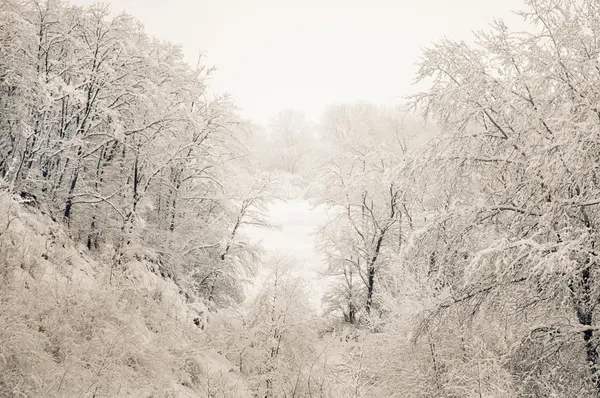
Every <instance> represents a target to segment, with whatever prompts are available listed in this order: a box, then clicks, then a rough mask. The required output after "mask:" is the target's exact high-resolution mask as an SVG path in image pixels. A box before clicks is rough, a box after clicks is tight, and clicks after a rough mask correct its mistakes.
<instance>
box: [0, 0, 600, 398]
mask: <svg viewBox="0 0 600 398" xmlns="http://www.w3.org/2000/svg"><path fill="white" fill-rule="evenodd" d="M518 16H519V18H520V19H521V20H522V22H523V24H524V26H526V27H527V28H526V29H524V30H516V29H511V28H509V27H508V26H507V24H506V23H505V22H503V21H502V20H499V19H498V20H495V21H490V22H491V23H490V25H489V28H488V29H487V30H485V31H477V32H473V34H472V40H471V41H469V42H467V41H463V40H454V39H453V38H451V37H445V38H442V39H440V40H438V41H436V42H434V43H431V44H430V45H429V46H428V47H427V48H425V49H423V53H422V54H421V58H420V59H418V60H415V62H418V74H417V76H407V77H406V78H407V79H409V80H410V79H413V78H414V79H416V81H418V82H421V83H424V84H426V89H424V91H422V92H420V93H418V94H415V95H411V96H409V97H407V98H405V99H403V100H401V101H399V102H398V103H397V104H394V105H381V104H374V103H371V102H368V101H359V102H356V101H351V102H346V103H332V104H330V106H328V107H327V109H325V111H324V112H323V114H322V116H321V118H320V119H319V120H317V121H313V120H310V119H309V118H308V117H306V115H304V114H303V113H302V112H301V111H298V110H294V109H282V110H281V111H280V112H279V113H277V114H276V115H273V117H272V118H271V121H270V123H268V124H261V123H258V122H255V121H253V120H250V119H248V118H245V117H242V115H241V112H240V109H239V107H238V106H237V104H236V99H235V97H234V96H231V95H228V94H222V93H219V92H216V91H215V90H213V89H212V88H211V77H212V75H213V73H214V68H213V67H212V66H209V65H207V64H206V63H205V62H204V59H203V58H202V57H200V58H199V60H198V62H197V64H194V65H190V64H189V63H188V62H186V61H185V59H184V55H183V49H182V47H181V46H180V45H175V44H172V43H170V42H167V41H163V40H161V39H160V38H155V37H152V36H151V35H150V34H148V33H146V31H145V28H144V26H143V25H142V21H139V20H137V19H136V18H134V17H133V16H131V15H128V14H117V13H114V12H113V11H112V10H111V8H110V7H109V6H107V5H103V4H100V3H98V4H94V5H91V6H79V5H74V4H71V3H69V2H68V1H65V0H0V396H1V397H15V398H16V397H49V398H52V397H89V398H101V397H106V398H113V397H135V398H137V397H140V398H143V397H147V398H150V397H153V398H158V397H164V398H167V397H173V398H175V397H182V398H183V397H211V398H236V397H240V398H243V397H260V398H275V397H286V398H291V397H296V398H301V397H310V398H317V397H321V398H338V397H339V398H346V397H348V398H350V397H352V398H367V397H373V398H379V397H386V398H387V397H408V398H411V397H415V398H470V397H472V398H483V397H492V398H496V397H567V398H570V397H600V348H599V345H600V321H599V320H598V317H600V312H599V311H597V309H598V308H597V307H598V305H599V304H600V280H599V281H598V283H596V278H600V253H599V252H598V250H600V248H597V247H596V239H598V243H599V245H600V211H599V210H600V3H598V1H597V0H525V1H524V4H523V6H522V9H521V11H518ZM217 67H218V65H217ZM293 200H298V201H302V203H309V204H310V206H311V208H319V209H322V210H323V212H324V214H326V217H325V219H324V220H323V222H320V223H319V225H315V226H314V228H313V230H314V231H313V232H312V234H311V238H312V239H313V240H314V248H315V250H316V252H317V253H318V255H319V259H321V260H322V263H323V264H322V266H321V267H320V268H319V269H320V272H319V276H318V278H319V280H320V281H325V282H324V283H325V286H326V287H325V289H324V292H323V295H322V297H317V298H316V300H317V301H318V302H319V303H320V305H319V306H318V308H315V306H314V305H313V304H312V302H313V301H314V300H315V298H314V297H313V296H314V292H312V293H311V283H312V282H311V281H310V280H307V278H305V277H303V276H302V272H301V271H299V270H302V269H303V267H305V265H304V264H302V263H301V261H299V260H298V259H297V258H296V257H294V255H291V254H290V253H286V252H285V250H277V251H273V250H270V249H267V248H266V246H267V244H268V243H269V242H261V241H260V240H257V239H255V238H253V234H254V232H253V231H256V230H272V231H277V230H278V229H279V230H280V229H281V225H278V223H277V222H276V221H275V220H274V219H273V217H272V206H273V204H274V203H281V202H284V203H289V202H290V201H293Z"/></svg>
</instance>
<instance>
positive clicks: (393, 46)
mask: <svg viewBox="0 0 600 398" xmlns="http://www.w3.org/2000/svg"><path fill="white" fill-rule="evenodd" d="M73 1H74V3H76V4H90V3H93V2H94V1H93V0H73ZM104 2H105V3H109V4H111V5H112V9H113V11H121V10H126V11H127V12H129V13H130V14H132V15H134V16H135V17H137V18H138V19H140V20H141V21H142V23H144V25H145V26H146V30H147V31H148V33H150V34H151V35H153V36H156V37H158V38H161V39H164V40H169V41H172V42H175V43H179V44H182V45H183V47H184V51H185V54H186V58H187V60H188V62H190V63H191V64H195V62H196V59H197V56H198V51H199V50H202V51H205V52H206V55H207V59H206V60H205V62H206V63H208V64H210V65H215V66H217V68H218V71H217V73H216V75H215V77H214V79H213V82H212V87H213V88H214V89H216V90H218V91H227V92H229V93H231V94H233V95H234V99H235V100H236V102H237V104H238V105H239V106H240V108H241V110H242V113H243V115H244V116H245V117H248V118H251V119H253V120H255V121H257V122H261V123H264V122H266V121H267V120H268V118H269V117H271V116H272V115H274V114H275V113H276V112H277V111H279V110H281V109H283V108H295V109H298V110H301V111H304V112H305V113H306V114H307V116H308V117H309V118H311V119H316V118H317V117H318V116H319V115H320V113H321V111H322V110H323V108H324V107H325V106H326V105H327V104H330V103H333V102H341V101H344V102H345V101H355V100H365V101H371V102H374V103H396V102H398V101H400V100H401V99H402V97H404V96H406V95H407V94H409V93H411V92H414V91H415V90H416V88H415V87H414V86H412V81H413V77H414V75H415V71H416V67H415V62H416V61H417V60H418V58H419V55H420V52H421V51H420V47H424V46H428V45H429V44H430V43H431V42H432V41H434V40H436V39H438V38H440V37H442V36H444V35H446V36H448V37H450V38H458V39H468V38H469V37H470V36H471V30H478V29H485V28H486V26H487V25H488V23H489V22H491V21H492V19H493V18H494V17H501V18H506V19H507V20H508V21H510V19H514V16H512V15H511V10H517V9H520V8H523V1H522V0H321V1H319V0H212V1H207V0H168V1H167V0H108V1H104Z"/></svg>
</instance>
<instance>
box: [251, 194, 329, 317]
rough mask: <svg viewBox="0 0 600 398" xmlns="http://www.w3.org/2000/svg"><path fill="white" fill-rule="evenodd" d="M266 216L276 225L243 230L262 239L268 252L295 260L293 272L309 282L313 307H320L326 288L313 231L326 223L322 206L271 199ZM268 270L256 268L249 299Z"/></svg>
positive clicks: (257, 238)
mask: <svg viewBox="0 0 600 398" xmlns="http://www.w3.org/2000/svg"><path fill="white" fill-rule="evenodd" d="M268 216H269V221H270V222H271V223H273V224H275V225H277V226H278V227H279V228H277V229H264V228H256V227H247V228H246V229H245V233H246V234H247V235H249V237H250V238H251V239H252V240H254V241H259V242H261V243H262V246H263V247H264V248H265V250H266V251H267V255H268V254H271V255H275V254H282V255H286V256H290V257H292V258H293V259H294V260H295V261H294V264H295V268H294V270H293V271H292V272H293V273H294V274H296V276H298V277H300V278H301V279H303V280H304V281H306V282H307V283H308V285H309V286H310V291H311V293H312V295H311V296H312V300H311V302H312V304H313V306H314V308H315V309H316V310H318V309H320V308H321V297H323V293H324V290H325V281H324V280H323V279H322V278H321V277H320V272H322V271H323V270H324V268H325V261H324V259H323V257H322V256H321V255H320V254H319V253H318V252H317V250H316V247H315V237H314V233H315V232H316V231H317V229H318V228H319V227H321V226H322V225H323V224H324V223H325V220H326V210H325V208H324V207H322V206H317V207H313V206H311V205H310V204H309V202H308V201H307V200H302V199H289V200H285V201H276V202H271V203H270V205H269V208H268ZM267 273H268V270H267V269H266V268H262V269H260V270H259V274H258V277H257V278H256V280H255V283H254V286H252V287H251V288H249V289H248V291H247V295H248V299H249V300H251V299H252V298H253V297H254V295H255V294H256V293H257V291H258V287H259V286H260V282H261V281H262V280H263V279H264V277H265V276H266V274H267Z"/></svg>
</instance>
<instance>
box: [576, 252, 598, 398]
mask: <svg viewBox="0 0 600 398" xmlns="http://www.w3.org/2000/svg"><path fill="white" fill-rule="evenodd" d="M587 262H588V264H587V266H586V267H585V268H584V269H583V270H582V271H581V276H580V280H579V284H578V286H577V287H576V288H574V286H573V285H571V292H572V293H573V295H574V296H575V297H574V299H575V300H574V301H575V311H576V312H577V319H578V320H579V323H580V324H581V325H582V326H584V327H587V328H589V329H588V330H584V331H583V341H584V346H585V354H586V359H587V363H588V366H589V368H590V373H591V376H592V380H591V381H592V383H594V387H595V389H596V393H597V395H598V396H600V355H599V354H598V349H597V347H598V344H597V343H596V342H595V340H596V339H595V338H594V331H593V330H592V325H593V323H594V319H593V310H594V300H593V299H592V292H591V286H590V284H591V266H590V265H589V259H588V261H587Z"/></svg>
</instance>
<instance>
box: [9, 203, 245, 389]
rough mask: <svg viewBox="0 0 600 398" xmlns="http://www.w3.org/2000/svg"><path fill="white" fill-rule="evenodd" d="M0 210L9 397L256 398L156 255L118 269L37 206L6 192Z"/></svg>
mask: <svg viewBox="0 0 600 398" xmlns="http://www.w3.org/2000/svg"><path fill="white" fill-rule="evenodd" d="M0 209H1V211H0V253H1V255H2V258H1V259H0V315H1V316H0V396H3V397H4V396H6V397H8V396H14V397H17V396H18V397H21V396H22V397H42V396H44V397H136V398H137V397H159V396H160V397H207V396H217V395H216V394H217V393H218V396H219V397H244V396H247V395H248V392H247V389H246V386H245V383H244V380H243V378H242V377H241V376H240V375H239V374H238V373H237V372H236V371H235V369H234V367H233V366H232V365H231V364H230V363H229V362H228V361H227V360H226V359H225V358H224V357H222V356H221V355H219V354H218V353H216V352H214V351H211V350H210V348H209V347H207V346H206V343H205V338H204V332H203V330H202V329H203V327H204V323H205V322H206V317H207V315H206V314H207V311H206V309H205V307H204V306H203V305H202V304H201V303H199V302H196V303H189V302H186V299H185V298H184V297H183V296H182V295H181V294H180V293H179V288H178V287H177V285H176V284H175V283H174V282H173V281H172V280H170V279H165V278H163V277H162V276H160V275H157V274H156V273H154V272H153V271H152V270H153V269H156V268H157V267H156V264H154V263H153V261H152V256H151V254H152V252H151V250H147V255H146V256H145V258H139V259H137V260H133V261H130V262H128V263H126V264H123V266H122V267H118V268H117V267H113V268H112V269H111V267H110V265H109V264H111V261H110V259H108V258H102V256H99V257H96V256H94V255H90V254H89V253H88V252H87V249H86V248H84V247H83V246H81V245H77V244H75V243H74V242H73V241H72V240H71V239H70V238H69V237H68V235H67V233H66V231H65V229H64V228H63V226H62V225H61V224H59V223H57V222H55V221H53V220H52V219H51V218H50V217H48V216H47V215H44V214H43V213H42V212H41V211H40V210H39V209H38V208H37V205H27V204H23V203H19V202H18V201H17V200H16V199H15V198H11V197H9V195H7V194H5V193H3V194H1V196H0Z"/></svg>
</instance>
